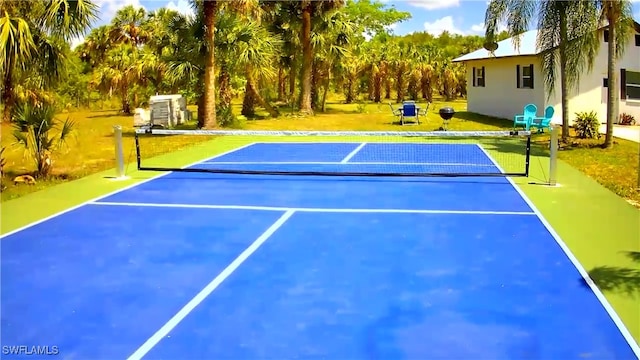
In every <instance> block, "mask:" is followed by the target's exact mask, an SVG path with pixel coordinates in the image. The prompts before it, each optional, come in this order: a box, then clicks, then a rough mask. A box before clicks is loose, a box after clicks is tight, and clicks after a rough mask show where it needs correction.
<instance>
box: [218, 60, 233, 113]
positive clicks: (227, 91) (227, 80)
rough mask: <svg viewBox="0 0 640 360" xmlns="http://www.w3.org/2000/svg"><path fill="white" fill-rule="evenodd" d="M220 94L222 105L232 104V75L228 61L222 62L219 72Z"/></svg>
mask: <svg viewBox="0 0 640 360" xmlns="http://www.w3.org/2000/svg"><path fill="white" fill-rule="evenodd" d="M218 86H219V89H218V96H219V97H220V99H219V101H220V105H221V106H223V107H229V106H231V98H232V95H231V75H230V74H229V71H228V70H227V64H226V62H222V64H220V73H219V74H218Z"/></svg>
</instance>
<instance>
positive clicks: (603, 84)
mask: <svg viewBox="0 0 640 360" xmlns="http://www.w3.org/2000/svg"><path fill="white" fill-rule="evenodd" d="M602 87H604V88H606V87H609V79H607V78H604V79H602Z"/></svg>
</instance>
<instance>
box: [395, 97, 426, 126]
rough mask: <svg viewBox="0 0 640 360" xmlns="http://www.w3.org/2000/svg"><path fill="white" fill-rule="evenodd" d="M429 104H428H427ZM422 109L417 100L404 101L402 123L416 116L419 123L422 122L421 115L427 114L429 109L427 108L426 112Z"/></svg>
mask: <svg viewBox="0 0 640 360" xmlns="http://www.w3.org/2000/svg"><path fill="white" fill-rule="evenodd" d="M427 106H428V105H427ZM420 110H421V109H420V108H419V107H417V106H416V102H415V101H405V102H403V103H402V111H401V113H402V114H401V115H400V124H401V125H404V123H405V120H406V119H407V118H415V119H416V122H417V123H418V125H419V124H420V115H423V116H424V115H426V114H427V110H426V109H425V110H424V112H421V111H420Z"/></svg>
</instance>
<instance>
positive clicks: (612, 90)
mask: <svg viewBox="0 0 640 360" xmlns="http://www.w3.org/2000/svg"><path fill="white" fill-rule="evenodd" d="M596 6H598V7H599V8H600V19H601V20H606V21H607V30H608V31H609V39H608V42H607V45H608V49H607V52H608V56H607V79H608V86H607V133H606V136H605V140H604V144H603V147H604V148H608V147H610V146H611V145H612V144H613V123H614V121H616V120H617V118H618V116H619V114H618V112H619V104H620V95H619V92H618V72H617V60H618V58H620V57H621V56H622V55H623V54H624V51H625V45H626V44H627V40H628V38H629V35H630V34H631V33H632V31H633V17H632V15H631V10H632V8H631V2H630V1H628V0H606V1H605V0H597V2H596ZM597 43H598V44H599V43H600V42H599V41H597Z"/></svg>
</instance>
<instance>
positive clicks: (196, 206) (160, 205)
mask: <svg viewBox="0 0 640 360" xmlns="http://www.w3.org/2000/svg"><path fill="white" fill-rule="evenodd" d="M89 205H99V206H129V207H156V208H185V209H222V210H262V211H288V210H295V211H296V212H322V213H397V214H465V215H535V213H534V212H527V211H483V210H423V209H416V210H412V209H342V208H299V207H294V208H289V207H277V206H251V205H205V204H202V205H199V204H164V203H136V202H106V201H101V202H93V203H90V204H89Z"/></svg>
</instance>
